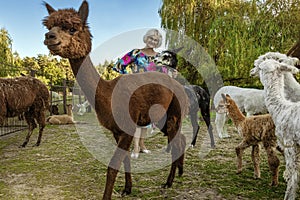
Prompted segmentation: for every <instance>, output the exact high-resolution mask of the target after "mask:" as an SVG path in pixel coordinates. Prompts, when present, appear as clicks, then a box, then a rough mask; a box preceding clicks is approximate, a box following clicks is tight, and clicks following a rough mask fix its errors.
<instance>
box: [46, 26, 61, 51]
mask: <svg viewBox="0 0 300 200" xmlns="http://www.w3.org/2000/svg"><path fill="white" fill-rule="evenodd" d="M44 44H45V45H46V46H47V48H48V49H49V50H50V51H51V53H54V54H56V52H57V51H59V49H60V44H61V42H60V40H58V38H57V36H56V33H55V32H53V31H49V32H48V33H46V34H45V40H44Z"/></svg>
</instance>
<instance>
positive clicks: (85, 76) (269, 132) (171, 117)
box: [43, 1, 300, 199]
mask: <svg viewBox="0 0 300 200" xmlns="http://www.w3.org/2000/svg"><path fill="white" fill-rule="evenodd" d="M45 6H46V8H47V11H48V13H49V16H47V17H46V18H45V19H44V20H43V24H44V25H45V26H46V27H47V29H48V30H49V32H48V33H46V34H45V41H44V44H45V45H46V46H47V47H48V49H49V50H50V52H51V53H52V54H54V55H59V56H61V57H63V58H68V59H69V61H70V64H71V67H72V70H73V73H74V75H75V76H76V79H77V82H78V83H79V85H80V86H81V88H82V90H83V91H84V93H85V96H86V97H87V99H88V101H89V103H90V104H91V106H92V107H93V108H94V109H95V111H96V114H97V118H98V121H99V123H100V124H101V125H103V126H104V127H106V128H107V129H109V130H111V132H112V133H113V135H114V138H115V140H116V142H117V147H118V148H117V149H116V150H115V153H114V155H113V157H112V158H111V161H110V163H109V166H108V168H107V175H106V185H105V190H104V193H103V199H111V198H112V191H113V187H114V183H115V180H116V176H117V173H118V171H119V168H120V166H121V163H122V162H123V164H124V169H125V188H124V190H123V193H122V194H125V195H128V194H130V193H131V189H132V179H131V173H130V172H131V169H130V157H129V155H128V153H126V152H128V151H129V148H130V145H131V142H132V139H133V133H134V132H135V128H136V126H145V125H147V124H149V123H153V122H155V123H157V124H158V127H159V129H160V130H161V131H162V132H163V133H164V134H165V135H166V136H167V138H168V142H169V145H170V148H171V154H172V165H171V169H170V172H169V176H168V178H167V182H166V183H165V184H164V185H163V187H165V188H166V187H171V186H172V184H173V180H174V177H175V171H176V169H177V168H178V170H179V175H182V174H183V163H184V151H185V145H186V144H185V137H184V135H183V134H181V132H180V130H181V125H182V119H183V118H184V117H185V115H186V114H187V112H188V107H189V108H190V109H191V107H190V106H189V104H190V103H191V96H193V95H197V93H195V91H194V93H189V90H187V89H184V87H182V85H181V84H179V83H178V82H177V81H175V80H174V79H172V78H170V77H169V76H168V75H165V74H163V73H157V72H147V73H140V74H129V75H121V76H119V77H117V78H115V79H113V80H111V81H106V80H103V79H102V78H101V77H100V76H99V74H98V73H97V71H96V70H95V68H94V67H93V65H92V62H91V60H90V57H89V55H88V54H89V52H90V51H91V34H90V32H89V27H88V26H87V17H88V3H87V2H86V1H83V3H82V4H81V6H80V8H79V10H78V11H76V10H74V9H63V10H55V9H54V8H52V7H51V6H50V5H49V4H47V3H45ZM63 27H65V28H63ZM68 27H69V29H68ZM273 57H274V56H273ZM275 57H276V56H275ZM293 61H294V60H293ZM293 61H291V59H288V58H284V59H283V58H279V59H277V60H276V59H275V58H272V56H270V57H268V58H267V57H265V58H264V59H263V61H262V62H255V65H256V68H255V70H253V71H255V72H257V73H258V74H259V75H260V79H261V82H262V83H263V85H264V90H254V89H253V90H252V89H249V90H248V91H250V92H249V93H247V92H245V91H243V92H241V90H240V89H241V88H234V87H227V88H223V89H221V90H220V91H219V93H217V94H218V95H216V96H215V99H214V104H215V106H216V107H217V108H218V112H219V113H218V112H217V118H218V120H220V121H219V122H217V121H216V124H218V125H217V131H218V134H219V137H220V138H223V137H226V132H223V127H224V124H225V121H226V115H225V114H224V113H226V112H227V113H231V114H229V117H230V118H232V120H233V121H234V123H235V124H236V126H237V129H238V131H239V132H240V133H241V135H242V137H243V141H242V143H241V144H240V145H239V146H238V147H237V148H236V153H237V157H238V170H237V172H238V173H240V172H241V165H242V152H243V150H244V149H245V148H246V147H248V146H252V159H253V163H254V171H255V173H254V174H255V177H256V178H259V177H260V170H259V146H258V143H259V142H262V143H263V145H264V147H265V149H266V151H267V154H268V163H269V167H270V170H271V174H272V182H271V185H277V184H278V167H279V159H278V158H277V156H276V152H275V149H276V147H277V140H278V141H279V142H278V143H279V144H280V146H281V147H282V148H284V155H285V161H286V171H285V173H284V176H285V179H286V181H287V182H288V184H287V190H286V195H285V199H295V196H296V189H297V184H298V179H299V166H298V165H299V160H298V157H299V156H298V155H299V138H300V136H299V135H300V134H299V130H300V127H299V124H300V123H299V122H300V119H299V117H297V113H298V112H299V111H300V110H299V103H297V101H298V97H295V96H297V95H294V94H292V92H295V91H298V89H299V87H298V83H297V81H295V80H294V79H293V77H292V76H291V75H286V73H287V72H288V71H290V72H293V73H297V72H298V70H296V68H293V67H292V66H291V65H292V64H293ZM285 62H286V63H285ZM285 83H286V85H285ZM137 85H138V86H139V87H138V86H137ZM186 88H187V87H186ZM229 88H231V89H229ZM283 88H284V91H282V90H283ZM238 90H240V91H238ZM152 93H155V94H156V95H155V96H153V95H150V94H152ZM222 93H228V94H229V95H231V96H232V98H231V97H230V96H229V95H224V94H223V98H224V100H223V101H224V102H223V103H222ZM254 93H255V94H254ZM189 94H190V95H189ZM240 94H244V96H243V95H240ZM253 94H254V95H253ZM283 94H285V95H283ZM162 96H163V97H164V98H159V97H162ZM188 96H189V97H188ZM253 97H255V98H253ZM275 97H276V98H275ZM278 97H280V98H278ZM277 98H278V99H277ZM286 98H288V99H290V100H291V101H296V102H295V103H291V102H290V101H288V100H286ZM124 99H125V103H126V104H125V105H127V106H125V108H124V106H123V104H122V103H123V102H124ZM234 101H236V102H235V103H234V105H235V107H234V108H231V107H230V106H229V105H233V104H231V103H228V102H234ZM189 102H190V103H189ZM198 103H199V98H198ZM154 105H155V106H154ZM156 105H159V106H158V108H156V109H154V107H156ZM201 105H202V104H201ZM199 106H200V104H199ZM224 108H226V111H222V109H224ZM239 109H241V111H244V112H246V113H247V117H245V116H244V115H243V114H242V112H241V111H240V110H239ZM266 112H269V113H270V114H268V115H261V116H253V117H250V115H254V114H263V113H266ZM203 117H204V116H203ZM127 118H130V119H131V121H130V120H129V121H128V120H126V119H127ZM273 121H274V122H273ZM207 126H208V131H209V132H210V131H211V125H210V122H209V123H207ZM195 127H196V130H197V131H198V129H199V128H198V127H197V125H196V126H195ZM197 131H193V134H194V135H195V134H196V133H197ZM286 133H289V134H286ZM275 134H276V136H277V137H276V136H275ZM212 136H213V135H212ZM194 138H196V136H194ZM212 141H213V140H212ZM194 144H195V141H194V142H193V143H192V145H194ZM212 144H213V143H212Z"/></svg>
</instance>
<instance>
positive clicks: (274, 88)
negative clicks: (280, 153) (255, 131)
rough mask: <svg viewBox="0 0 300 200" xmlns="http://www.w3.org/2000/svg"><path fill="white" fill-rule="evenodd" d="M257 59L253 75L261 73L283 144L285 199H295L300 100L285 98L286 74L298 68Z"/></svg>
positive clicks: (299, 154) (299, 161)
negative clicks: (292, 100)
mask: <svg viewBox="0 0 300 200" xmlns="http://www.w3.org/2000/svg"><path fill="white" fill-rule="evenodd" d="M293 60H294V58H293ZM291 62H292V60H290V63H291ZM255 63H256V67H255V68H253V69H252V70H251V75H257V74H258V75H259V78H260V81H261V83H262V84H263V86H264V91H265V96H266V98H265V101H266V106H267V108H268V111H269V113H270V114H271V116H272V119H273V121H274V123H275V126H276V136H277V137H278V140H279V141H280V143H281V145H282V146H283V147H284V155H285V162H286V169H285V172H284V178H285V180H286V181H287V189H286V193H285V197H284V199H286V200H287V199H295V198H296V192H297V188H298V182H299V173H300V146H299V145H300V116H299V113H300V102H291V101H289V100H287V99H286V98H285V95H284V88H285V87H284V85H285V84H286V83H285V82H284V81H285V78H284V76H285V74H288V73H290V74H296V73H298V72H299V70H298V69H297V68H296V67H294V66H292V65H290V64H286V63H288V62H281V61H280V60H277V59H265V60H264V61H262V62H260V63H259V64H257V63H258V62H257V61H256V62H255ZM287 87H288V86H287Z"/></svg>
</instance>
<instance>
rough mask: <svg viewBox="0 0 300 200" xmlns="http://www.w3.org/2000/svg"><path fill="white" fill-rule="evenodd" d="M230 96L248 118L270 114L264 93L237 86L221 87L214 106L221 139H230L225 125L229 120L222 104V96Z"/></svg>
mask: <svg viewBox="0 0 300 200" xmlns="http://www.w3.org/2000/svg"><path fill="white" fill-rule="evenodd" d="M222 93H224V94H229V95H230V96H231V98H232V99H233V100H234V101H235V103H236V104H237V105H238V107H239V109H240V111H241V112H245V113H246V115H247V116H251V115H254V114H265V113H267V112H268V110H267V108H266V106H265V102H264V91H263V90H258V89H254V88H241V87H236V86H224V87H221V88H220V89H219V90H218V91H217V93H216V94H215V97H214V105H215V108H216V110H217V112H216V119H215V123H216V129H217V133H218V135H219V137H220V138H226V137H229V135H228V133H227V127H226V126H225V123H226V122H227V120H228V117H227V116H226V113H225V112H224V109H222V107H224V105H222V104H220V101H221V100H222V96H221V94H222Z"/></svg>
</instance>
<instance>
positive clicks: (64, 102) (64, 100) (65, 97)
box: [63, 79, 67, 114]
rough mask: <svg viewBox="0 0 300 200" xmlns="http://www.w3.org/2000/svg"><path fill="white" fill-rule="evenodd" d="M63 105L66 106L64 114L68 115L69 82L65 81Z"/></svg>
mask: <svg viewBox="0 0 300 200" xmlns="http://www.w3.org/2000/svg"><path fill="white" fill-rule="evenodd" d="M63 105H64V113H65V114H67V81H66V79H64V80H63Z"/></svg>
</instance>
